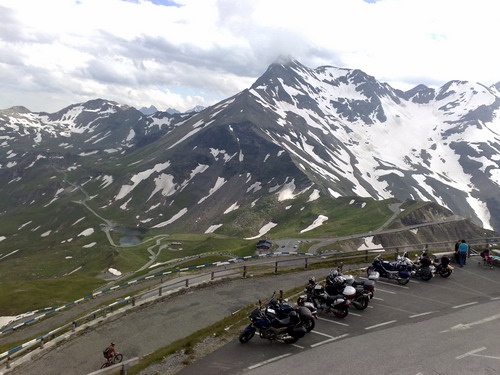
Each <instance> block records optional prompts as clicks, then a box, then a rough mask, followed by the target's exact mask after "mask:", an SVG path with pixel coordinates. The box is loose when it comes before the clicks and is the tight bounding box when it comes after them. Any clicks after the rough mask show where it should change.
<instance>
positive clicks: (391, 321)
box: [365, 320, 396, 329]
mask: <svg viewBox="0 0 500 375" xmlns="http://www.w3.org/2000/svg"><path fill="white" fill-rule="evenodd" d="M395 322H396V320H389V321H388V322H384V323H379V324H375V325H374V326H370V327H366V328H365V329H372V328H377V327H382V326H385V325H387V324H392V323H395Z"/></svg>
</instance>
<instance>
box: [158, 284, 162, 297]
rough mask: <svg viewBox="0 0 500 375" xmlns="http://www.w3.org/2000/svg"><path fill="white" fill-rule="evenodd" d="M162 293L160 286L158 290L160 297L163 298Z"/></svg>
mask: <svg viewBox="0 0 500 375" xmlns="http://www.w3.org/2000/svg"><path fill="white" fill-rule="evenodd" d="M161 292H162V287H161V286H160V287H159V288H158V295H159V296H160V297H161Z"/></svg>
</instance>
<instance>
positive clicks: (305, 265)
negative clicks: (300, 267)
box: [304, 258, 308, 269]
mask: <svg viewBox="0 0 500 375" xmlns="http://www.w3.org/2000/svg"><path fill="white" fill-rule="evenodd" d="M307 259H308V258H306V259H305V264H304V269H307Z"/></svg>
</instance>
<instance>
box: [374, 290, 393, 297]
mask: <svg viewBox="0 0 500 375" xmlns="http://www.w3.org/2000/svg"><path fill="white" fill-rule="evenodd" d="M377 290H378V291H379V292H384V293H389V294H396V292H392V291H390V290H385V289H380V288H377ZM373 298H376V297H373Z"/></svg>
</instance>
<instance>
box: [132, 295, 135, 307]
mask: <svg viewBox="0 0 500 375" xmlns="http://www.w3.org/2000/svg"><path fill="white" fill-rule="evenodd" d="M132 306H135V297H132Z"/></svg>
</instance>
